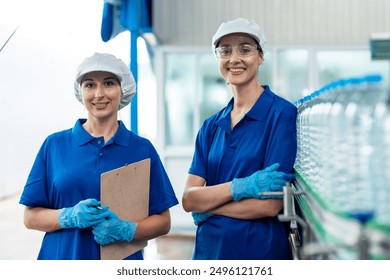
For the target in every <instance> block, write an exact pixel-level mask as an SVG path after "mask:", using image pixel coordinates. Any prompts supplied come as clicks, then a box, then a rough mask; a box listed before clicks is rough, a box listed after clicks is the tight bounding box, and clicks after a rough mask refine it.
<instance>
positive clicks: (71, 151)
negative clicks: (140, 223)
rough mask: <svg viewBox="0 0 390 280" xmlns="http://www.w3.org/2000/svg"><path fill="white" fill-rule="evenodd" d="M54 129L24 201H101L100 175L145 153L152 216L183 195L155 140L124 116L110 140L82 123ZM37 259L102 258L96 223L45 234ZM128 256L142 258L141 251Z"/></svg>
mask: <svg viewBox="0 0 390 280" xmlns="http://www.w3.org/2000/svg"><path fill="white" fill-rule="evenodd" d="M85 121H86V120H85V119H80V120H78V121H77V122H76V124H75V126H74V127H73V128H72V129H68V130H64V131H60V132H57V133H54V134H52V135H50V136H48V137H47V138H46V140H45V141H44V143H43V144H42V146H41V148H40V150H39V152H38V154H37V157H36V159H35V162H34V164H33V167H32V169H31V171H30V174H29V176H28V179H27V183H26V185H25V187H24V190H23V192H22V195H21V198H20V203H21V204H23V205H26V206H32V207H45V208H51V209H60V208H63V207H72V206H74V205H75V204H77V203H78V202H79V201H81V200H84V199H87V198H96V199H97V200H100V175H101V174H102V173H104V172H106V171H110V170H112V169H116V168H119V167H123V166H125V165H126V164H131V163H134V162H137V161H140V160H144V159H146V158H150V159H151V166H150V197H149V215H153V214H157V213H160V212H162V211H164V210H166V209H168V208H170V207H172V206H174V205H176V204H178V200H177V198H176V196H175V193H174V191H173V188H172V185H171V183H170V180H169V178H168V176H167V174H166V171H165V169H164V167H163V164H162V162H161V160H160V158H159V155H158V154H157V151H156V150H155V148H154V147H153V145H152V143H151V142H150V141H149V140H147V139H145V138H142V137H140V136H138V135H136V134H134V133H133V132H131V131H129V130H128V129H127V128H126V127H125V125H124V124H123V123H122V122H121V121H119V128H118V131H117V132H116V134H115V135H114V136H113V137H112V138H111V140H109V141H108V142H107V143H104V138H103V137H93V136H91V135H90V134H89V133H88V132H87V131H86V130H84V128H83V127H82V124H83V123H84V122H85ZM38 259H61V260H67V259H78V260H80V259H87V260H95V259H100V245H99V244H98V243H96V242H95V240H94V238H93V234H92V230H91V228H86V229H79V228H74V229H63V230H58V231H54V232H48V233H46V234H45V235H44V238H43V241H42V246H41V249H40V252H39V255H38ZM127 259H143V256H142V253H141V251H139V252H136V253H135V254H133V255H131V256H129V257H128V258H127Z"/></svg>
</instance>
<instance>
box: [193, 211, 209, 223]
mask: <svg viewBox="0 0 390 280" xmlns="http://www.w3.org/2000/svg"><path fill="white" fill-rule="evenodd" d="M191 214H192V218H193V219H194V224H195V225H196V226H197V225H199V223H203V222H205V221H206V220H207V219H208V218H210V217H211V216H212V215H213V214H211V213H209V212H192V213H191Z"/></svg>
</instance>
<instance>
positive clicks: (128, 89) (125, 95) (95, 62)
mask: <svg viewBox="0 0 390 280" xmlns="http://www.w3.org/2000/svg"><path fill="white" fill-rule="evenodd" d="M94 71H104V72H110V73H112V74H114V75H115V76H116V77H117V78H118V80H119V81H120V84H121V89H122V97H121V101H120V105H119V110H120V109H122V108H123V107H125V106H127V105H128V104H129V103H130V101H131V99H133V96H134V95H135V92H136V84H135V80H134V77H133V75H132V74H131V72H130V69H129V67H128V66H127V65H126V64H125V63H124V62H123V61H122V60H120V59H118V58H116V57H115V56H113V55H112V54H107V53H94V54H93V55H92V56H90V57H87V58H85V59H84V60H83V62H81V64H80V66H79V67H78V68H77V72H76V78H75V81H74V92H75V96H76V98H77V100H78V101H80V102H81V103H82V104H83V97H82V93H81V90H80V83H81V81H82V80H83V78H84V76H85V74H87V73H90V72H94Z"/></svg>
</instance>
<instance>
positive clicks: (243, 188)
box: [230, 163, 295, 201]
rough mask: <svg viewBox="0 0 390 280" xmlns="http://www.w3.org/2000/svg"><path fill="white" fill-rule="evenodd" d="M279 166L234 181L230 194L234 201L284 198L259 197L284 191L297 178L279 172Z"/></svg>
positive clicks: (275, 164) (276, 164) (272, 166)
mask: <svg viewBox="0 0 390 280" xmlns="http://www.w3.org/2000/svg"><path fill="white" fill-rule="evenodd" d="M279 166H280V164H279V163H274V164H273V165H271V166H269V167H267V168H265V169H263V170H260V171H257V172H255V173H253V174H252V175H250V176H248V177H245V178H240V179H233V181H232V185H231V187H230V193H231V195H232V196H233V199H234V201H238V200H241V199H244V198H263V199H266V198H282V196H273V197H271V196H260V195H259V193H260V192H279V191H283V187H284V186H285V185H286V183H287V182H290V181H292V180H293V179H294V178H295V175H294V174H288V173H284V172H279V171H277V170H278V168H279Z"/></svg>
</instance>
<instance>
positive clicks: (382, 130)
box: [369, 89, 390, 226]
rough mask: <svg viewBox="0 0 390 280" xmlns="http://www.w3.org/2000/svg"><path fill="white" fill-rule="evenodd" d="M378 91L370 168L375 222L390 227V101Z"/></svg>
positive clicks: (382, 90)
mask: <svg viewBox="0 0 390 280" xmlns="http://www.w3.org/2000/svg"><path fill="white" fill-rule="evenodd" d="M378 90H379V91H380V93H379V95H380V98H379V100H378V102H377V104H376V106H375V110H374V117H373V126H372V131H371V133H370V135H371V138H370V139H371V144H372V146H373V147H374V148H373V153H372V157H371V160H370V165H369V166H370V174H371V185H372V188H373V190H374V193H375V196H374V202H375V207H376V208H375V210H376V211H375V212H376V213H375V220H376V221H377V222H378V223H379V224H382V225H385V226H390V171H389V170H390V100H389V93H388V92H387V91H385V90H384V89H378Z"/></svg>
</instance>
